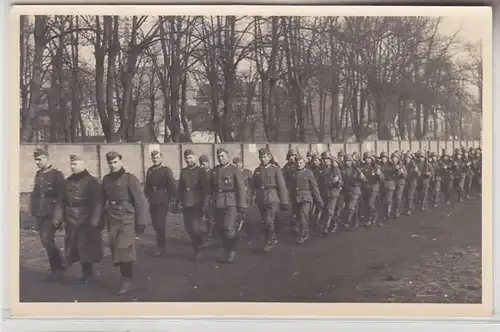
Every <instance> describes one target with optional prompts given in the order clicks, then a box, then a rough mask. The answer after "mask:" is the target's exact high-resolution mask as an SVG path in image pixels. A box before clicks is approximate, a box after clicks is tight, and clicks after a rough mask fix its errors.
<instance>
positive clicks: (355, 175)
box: [342, 154, 366, 228]
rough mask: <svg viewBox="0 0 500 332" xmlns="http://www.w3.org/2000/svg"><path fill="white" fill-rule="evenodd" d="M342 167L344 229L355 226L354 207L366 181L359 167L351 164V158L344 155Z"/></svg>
mask: <svg viewBox="0 0 500 332" xmlns="http://www.w3.org/2000/svg"><path fill="white" fill-rule="evenodd" d="M344 159H345V162H344V167H343V168H342V178H343V179H344V188H343V196H344V200H345V207H344V211H345V212H344V213H345V218H344V220H343V226H344V227H346V228H349V227H354V226H357V224H358V221H357V219H356V222H355V223H354V222H353V217H354V213H355V211H356V206H357V205H358V200H359V197H360V196H361V184H362V183H363V182H365V181H366V177H365V176H364V174H363V173H362V172H361V170H360V169H359V167H357V166H355V165H354V163H353V158H352V156H350V155H348V154H346V155H345V157H344Z"/></svg>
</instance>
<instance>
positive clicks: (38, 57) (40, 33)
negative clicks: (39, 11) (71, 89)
mask: <svg viewBox="0 0 500 332" xmlns="http://www.w3.org/2000/svg"><path fill="white" fill-rule="evenodd" d="M46 25H47V16H45V15H36V16H35V31H34V35H35V52H34V55H33V74H32V76H31V84H30V101H29V107H28V112H27V116H26V118H25V121H24V123H23V124H22V127H21V133H20V136H21V142H30V141H33V142H34V141H35V140H36V135H35V132H36V128H37V124H36V122H37V115H38V111H39V107H40V105H39V102H40V92H41V91H40V89H41V86H42V82H41V80H42V71H43V69H42V60H43V52H44V50H45V46H46V36H45V30H46Z"/></svg>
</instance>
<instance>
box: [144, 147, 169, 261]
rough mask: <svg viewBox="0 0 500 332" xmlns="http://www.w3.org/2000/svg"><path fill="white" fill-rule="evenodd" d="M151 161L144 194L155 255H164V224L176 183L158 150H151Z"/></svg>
mask: <svg viewBox="0 0 500 332" xmlns="http://www.w3.org/2000/svg"><path fill="white" fill-rule="evenodd" d="M151 161H152V162H153V166H151V167H149V168H148V170H147V172H146V181H145V182H146V183H145V185H144V194H145V195H146V198H147V199H148V202H149V211H150V214H151V221H152V224H153V229H154V230H155V233H156V244H157V247H158V251H157V252H156V256H158V257H159V256H163V255H165V249H166V248H165V245H166V243H165V242H166V241H165V238H166V236H165V231H166V225H165V224H166V220H167V215H168V211H169V209H170V202H171V201H172V200H173V199H175V195H176V185H175V179H174V173H173V172H172V170H171V169H170V168H169V167H167V166H165V165H163V162H162V154H161V152H160V151H153V152H151Z"/></svg>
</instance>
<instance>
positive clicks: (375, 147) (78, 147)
mask: <svg viewBox="0 0 500 332" xmlns="http://www.w3.org/2000/svg"><path fill="white" fill-rule="evenodd" d="M461 146H464V147H467V148H469V147H479V146H480V142H479V141H372V142H363V143H345V144H342V143H340V144H339V143H336V144H316V143H314V144H283V143H281V144H273V143H270V144H265V143H263V144H248V143H243V144H240V143H225V144H211V143H197V144H75V145H73V144H47V145H43V144H36V145H35V144H22V145H21V147H20V148H21V151H20V152H21V153H20V154H21V155H20V179H19V181H20V192H21V193H28V192H31V190H32V187H33V178H34V175H35V172H36V166H35V163H34V162H33V150H34V149H35V148H37V147H44V148H47V149H48V151H49V153H50V158H51V160H52V164H53V165H54V166H55V167H57V168H59V169H60V170H62V171H63V173H64V175H65V176H69V174H70V169H69V155H70V154H71V153H80V154H82V155H83V156H84V158H85V160H86V163H87V166H88V169H89V171H90V172H91V173H92V174H94V175H96V176H98V177H99V178H102V177H103V175H104V174H106V173H107V172H108V170H107V164H106V153H107V152H109V151H111V150H115V151H117V152H119V153H121V154H122V155H123V160H124V164H125V168H126V169H127V170H128V171H129V172H131V173H133V174H135V175H136V176H137V177H138V178H139V181H141V182H143V181H144V176H145V172H146V170H147V168H148V167H149V166H151V160H150V158H149V153H150V151H151V150H154V149H160V150H161V151H162V153H163V156H164V158H163V159H164V163H165V164H166V165H167V166H169V167H171V168H172V170H173V172H174V175H175V177H176V178H178V177H179V174H180V170H181V169H182V167H185V164H184V160H183V158H182V156H183V152H184V150H185V149H192V150H193V151H194V152H195V154H196V155H197V156H200V155H202V154H206V155H207V156H208V157H209V159H210V162H211V164H212V165H213V164H214V163H215V161H216V156H215V151H216V150H217V148H219V147H225V148H227V150H228V151H229V153H230V156H231V157H234V156H240V157H242V159H243V163H244V164H245V167H247V168H249V169H251V170H254V169H255V168H256V167H257V166H258V165H259V160H258V150H259V149H260V148H263V147H268V148H270V150H271V152H272V153H273V154H274V157H275V159H276V161H277V162H278V163H279V164H280V165H281V166H283V165H284V164H285V162H286V161H285V156H286V153H287V152H288V150H289V149H290V148H297V149H298V150H299V152H300V153H301V154H304V155H305V154H306V153H307V151H308V150H312V151H319V152H322V151H325V150H327V149H330V151H332V153H335V154H336V153H337V152H338V151H340V150H342V151H345V152H348V153H353V152H354V151H356V153H358V154H362V153H363V152H364V151H373V152H375V153H377V154H380V152H382V151H386V152H389V151H390V152H392V151H395V150H398V151H406V150H411V151H417V150H422V151H424V150H430V151H433V152H436V153H440V152H441V149H443V148H446V150H447V151H448V152H452V151H453V149H454V148H459V147H461Z"/></svg>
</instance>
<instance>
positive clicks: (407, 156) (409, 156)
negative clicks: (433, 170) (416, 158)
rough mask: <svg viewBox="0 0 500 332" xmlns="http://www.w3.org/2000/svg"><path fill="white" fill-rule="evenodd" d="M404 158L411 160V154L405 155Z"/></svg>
mask: <svg viewBox="0 0 500 332" xmlns="http://www.w3.org/2000/svg"><path fill="white" fill-rule="evenodd" d="M403 157H404V158H410V159H411V154H410V153H409V152H406V153H405V154H404V155H403Z"/></svg>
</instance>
